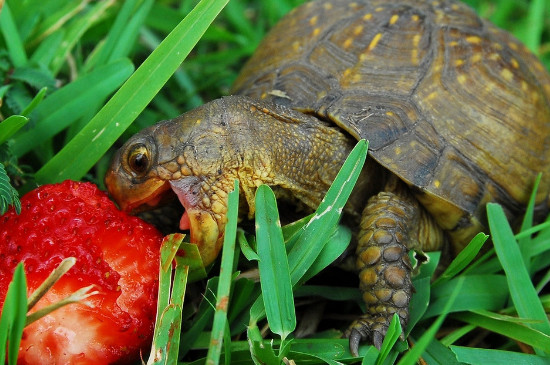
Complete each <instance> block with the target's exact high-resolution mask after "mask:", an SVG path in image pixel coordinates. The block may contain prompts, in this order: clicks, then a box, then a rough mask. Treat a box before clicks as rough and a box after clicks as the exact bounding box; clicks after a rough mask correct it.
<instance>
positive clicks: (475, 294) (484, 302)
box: [424, 274, 509, 318]
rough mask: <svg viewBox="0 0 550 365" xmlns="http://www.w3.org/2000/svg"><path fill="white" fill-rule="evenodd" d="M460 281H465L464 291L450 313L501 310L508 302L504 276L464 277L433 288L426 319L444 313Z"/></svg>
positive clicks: (425, 315)
mask: <svg viewBox="0 0 550 365" xmlns="http://www.w3.org/2000/svg"><path fill="white" fill-rule="evenodd" d="M458 280H462V281H464V287H465V288H467V290H464V292H463V293H461V295H460V297H459V298H457V299H456V300H455V302H454V304H453V306H452V308H450V309H449V312H459V311H467V310H469V311H472V310H480V309H485V310H495V311H496V310H499V309H501V308H503V307H504V306H505V305H506V301H507V300H508V294H509V291H508V286H507V284H506V278H505V277H504V276H503V275H490V274H488V275H463V276H459V277H457V278H455V279H453V280H450V281H448V282H446V283H444V284H441V285H438V286H437V287H435V286H433V287H432V298H431V304H430V307H429V308H428V310H427V311H426V313H425V314H424V318H429V317H433V316H436V315H439V314H440V313H442V311H443V309H444V308H445V306H446V304H445V303H446V302H447V301H448V298H449V297H450V296H451V295H452V293H453V292H454V287H455V286H456V284H457V282H458Z"/></svg>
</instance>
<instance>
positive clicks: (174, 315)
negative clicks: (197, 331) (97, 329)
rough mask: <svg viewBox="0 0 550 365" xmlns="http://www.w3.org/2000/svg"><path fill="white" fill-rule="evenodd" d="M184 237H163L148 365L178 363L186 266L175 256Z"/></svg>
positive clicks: (187, 267) (186, 276)
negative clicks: (155, 316) (155, 312)
mask: <svg viewBox="0 0 550 365" xmlns="http://www.w3.org/2000/svg"><path fill="white" fill-rule="evenodd" d="M184 237H185V235H183V234H180V233H176V234H171V235H168V236H166V237H164V240H163V241H162V245H161V249H160V267H159V289H158V301H157V318H156V322H155V330H154V334H153V344H152V348H151V354H150V356H149V360H148V361H147V364H173V363H176V362H177V360H178V355H179V353H178V351H179V340H180V334H181V321H182V307H183V300H184V296H185V289H186V286H187V278H188V273H189V266H188V265H185V264H184V261H183V260H182V258H181V257H177V256H176V254H177V252H178V250H179V247H180V245H181V243H182V240H183V238H184ZM174 263H175V264H174ZM172 277H173V280H172Z"/></svg>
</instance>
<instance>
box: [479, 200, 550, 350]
mask: <svg viewBox="0 0 550 365" xmlns="http://www.w3.org/2000/svg"><path fill="white" fill-rule="evenodd" d="M487 215H488V220H489V227H490V229H491V234H492V236H493V243H494V246H495V250H496V253H497V256H498V258H499V260H500V262H501V263H502V267H503V268H504V271H505V272H506V279H507V281H508V287H509V288H510V295H511V297H512V301H513V302H514V306H515V307H516V310H517V312H518V314H519V316H520V317H522V318H527V319H534V320H536V321H537V322H535V323H532V324H530V325H529V326H530V327H532V328H534V329H536V330H538V331H540V332H543V333H545V334H547V335H550V322H549V321H548V317H547V316H546V312H545V311H544V308H543V306H542V304H541V302H540V299H539V297H538V295H537V292H536V290H535V288H534V286H533V283H532V282H531V279H530V277H529V273H528V271H527V268H526V265H525V264H524V262H523V260H522V259H521V258H522V255H521V252H520V249H519V247H518V244H517V242H516V240H515V238H514V234H513V233H512V229H511V228H510V225H509V224H508V221H507V219H506V216H505V215H504V211H503V210H502V207H500V206H499V205H498V204H493V203H491V204H487ZM548 349H550V346H547V347H542V348H538V349H537V350H538V352H541V353H542V350H548ZM541 353H539V355H540V354H541Z"/></svg>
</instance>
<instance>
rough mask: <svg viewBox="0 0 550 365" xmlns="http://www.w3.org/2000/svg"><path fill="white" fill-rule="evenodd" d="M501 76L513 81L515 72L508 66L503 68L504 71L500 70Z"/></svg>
mask: <svg viewBox="0 0 550 365" xmlns="http://www.w3.org/2000/svg"><path fill="white" fill-rule="evenodd" d="M500 76H502V78H503V79H504V80H506V81H512V80H513V79H514V74H513V73H512V71H510V70H508V69H507V68H504V69H502V71H500Z"/></svg>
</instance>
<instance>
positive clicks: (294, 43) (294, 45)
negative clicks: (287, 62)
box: [292, 30, 315, 52]
mask: <svg viewBox="0 0 550 365" xmlns="http://www.w3.org/2000/svg"><path fill="white" fill-rule="evenodd" d="M313 33H315V30H314V31H313ZM292 49H293V50H294V51H295V52H297V51H298V50H299V49H300V42H298V41H295V42H293V43H292Z"/></svg>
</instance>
